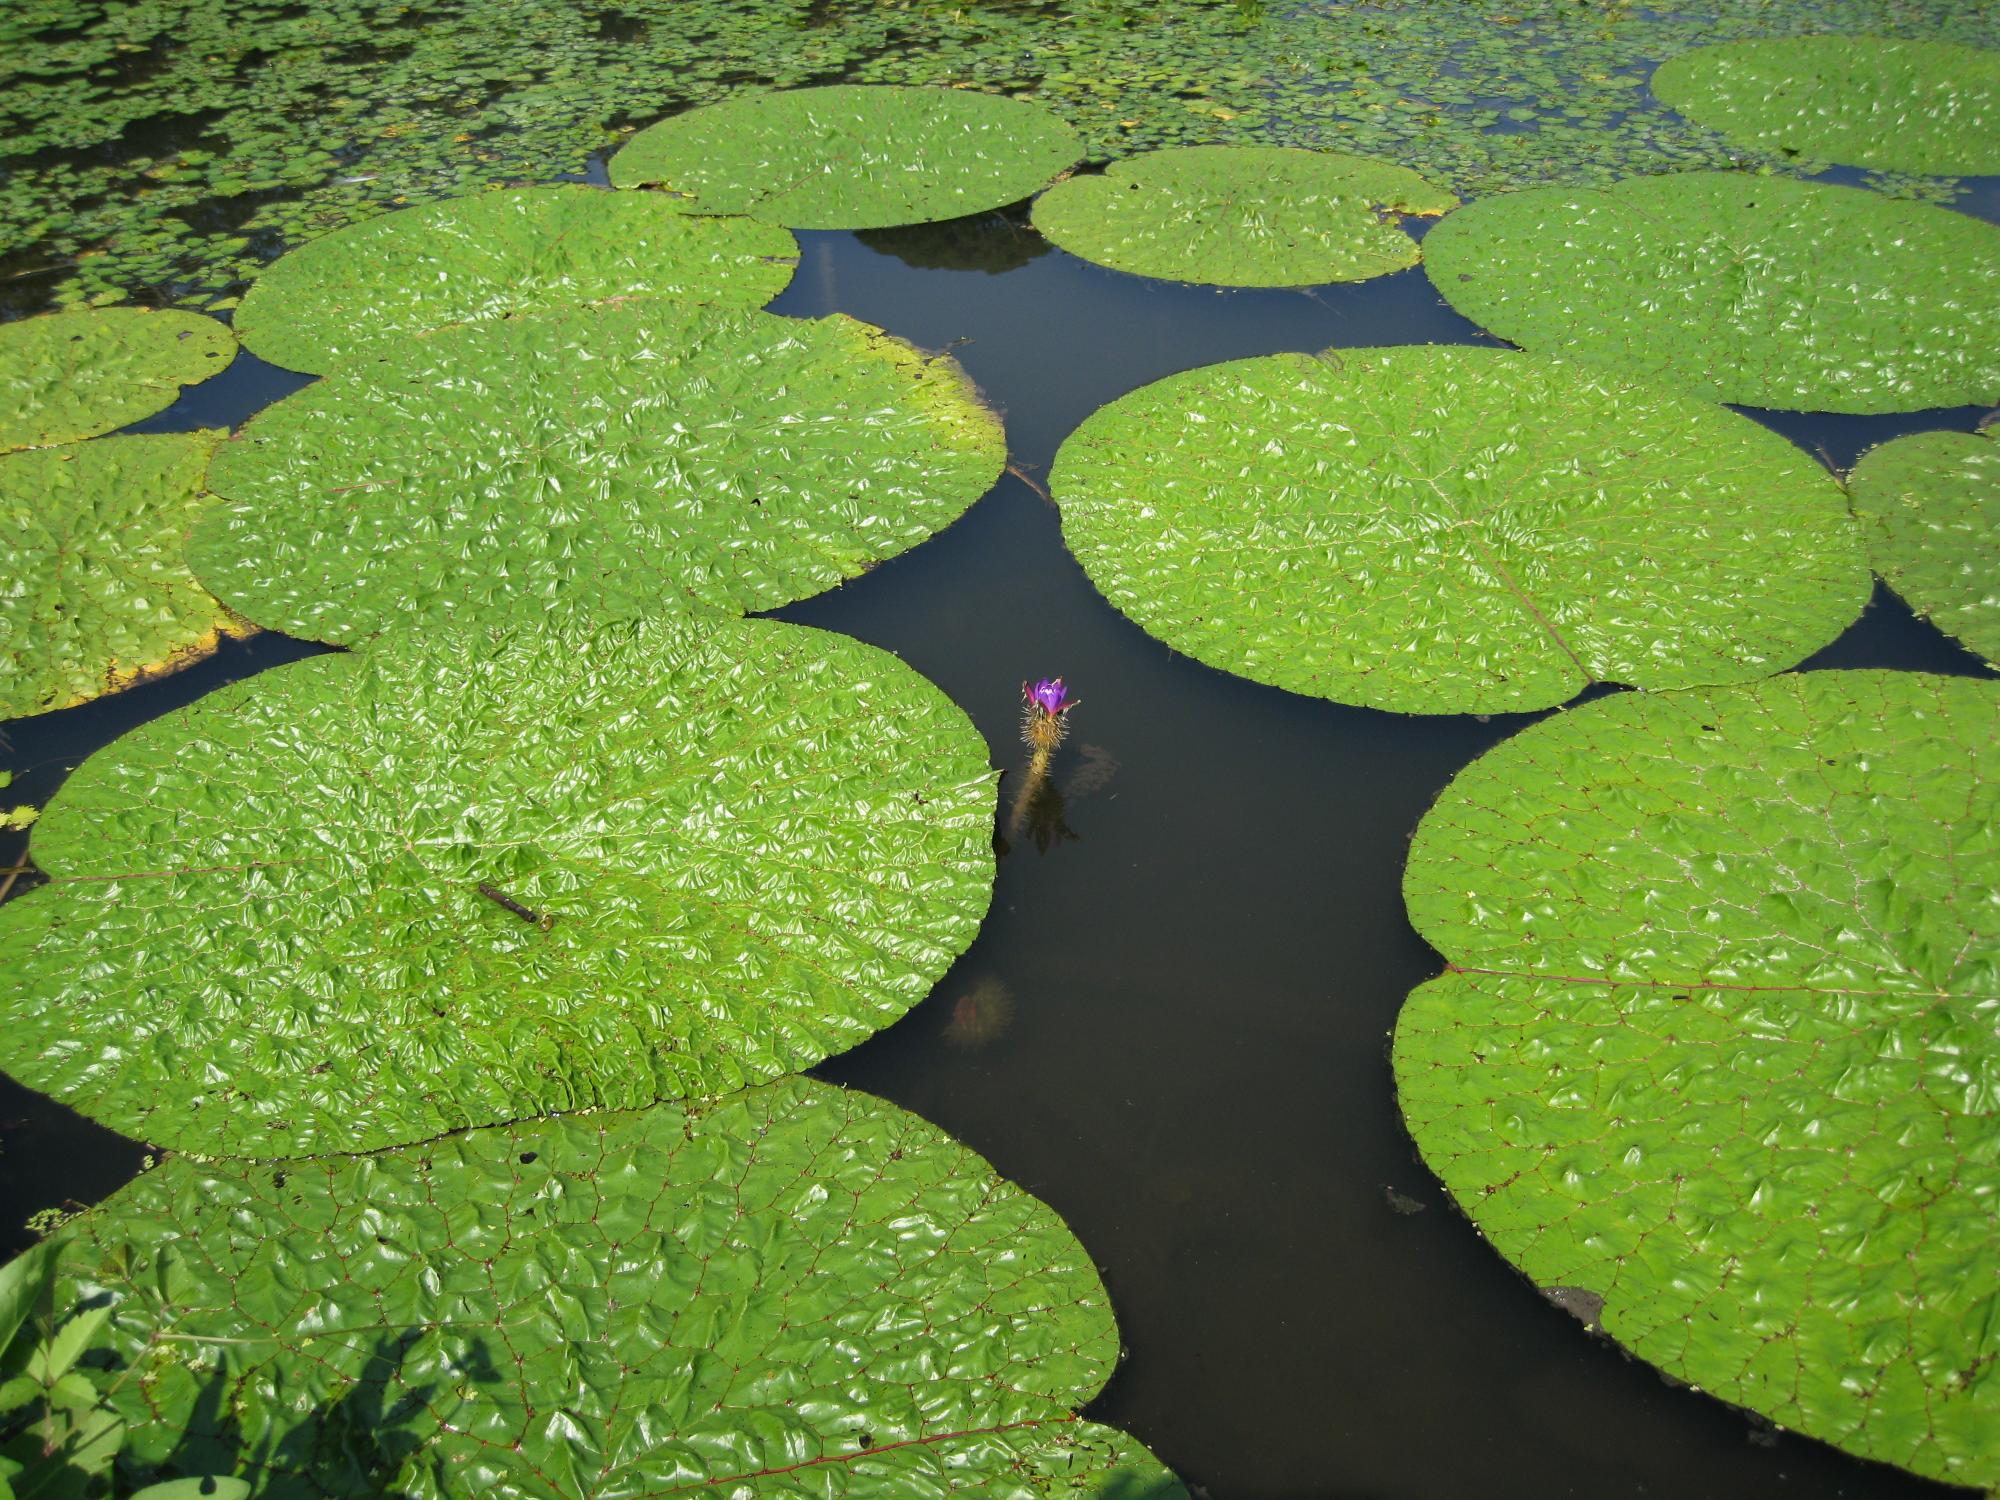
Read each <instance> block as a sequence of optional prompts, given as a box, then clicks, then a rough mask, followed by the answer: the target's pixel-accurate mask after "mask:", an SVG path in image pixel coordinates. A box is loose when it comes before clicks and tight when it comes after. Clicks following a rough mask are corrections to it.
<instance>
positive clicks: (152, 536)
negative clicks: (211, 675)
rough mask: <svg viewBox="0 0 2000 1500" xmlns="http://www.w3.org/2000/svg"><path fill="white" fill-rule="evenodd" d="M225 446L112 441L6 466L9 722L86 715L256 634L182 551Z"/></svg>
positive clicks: (169, 437)
mask: <svg viewBox="0 0 2000 1500" xmlns="http://www.w3.org/2000/svg"><path fill="white" fill-rule="evenodd" d="M221 437H222V434H221V433H219V432H210V433H163V434H158V435H153V436H145V437H107V438H98V439H97V440H95V441H94V442H86V443H70V444H65V445H63V446H61V447H56V448H40V449H36V450H33V451H31V452H27V453H11V454H7V455H4V456H0V523H4V530H5V532H6V535H7V536H8V538H9V539H10V542H9V562H10V569H9V571H10V574H11V579H10V584H11V586H10V587H9V588H7V589H6V590H4V591H0V664H4V666H5V669H6V670H5V672H4V674H0V719H11V718H15V717H18V716H25V715H27V714H37V713H44V712H46V711H48V710H49V709H54V708H68V707H70V706H71V705H72V704H77V703H82V702H85V701H87V700H88V699H91V698H95V697H97V696H98V695H99V694H101V693H105V692H109V691H111V690H113V689H116V688H120V687H124V686H126V685H128V684H130V683H132V682H134V681H136V680H138V679H139V678H141V677H148V676H151V675H153V674H155V673H158V672H164V671H169V670H171V669H172V668H174V667H176V666H180V665H183V664H184V663H186V662H187V661H189V660H192V659H193V658H194V657H196V656H199V655H201V654H202V653H203V652H204V651H206V650H208V649H209V648H210V647H212V646H213V645H214V644H215V642H216V640H217V639H218V638H219V637H220V636H223V635H232V634H240V633H242V632H243V631H244V630H245V629H247V628H248V627H246V626H245V625H244V624H243V622H242V621H241V620H238V619H237V618H236V617H235V616H234V615H232V614H231V613H230V612H229V611H228V610H226V609H224V608H223V607H222V606H221V604H219V603H217V602H216V600H215V599H214V598H213V597H212V596H211V595H210V594H209V593H208V592H207V591H206V590H205V589H203V588H202V587H201V585H200V584H198V583H196V582H195V581H194V578H193V576H192V575H191V574H190V573H189V572H188V567H187V561H186V559H185V558H184V557H183V555H182V550H181V542H182V538H183V537H185V536H186V534H187V529H188V526H189V525H190V524H191V523H192V522H193V520H194V518H195V516H197V515H198V514H199V513H200V511H201V508H202V506H203V504H204V503H205V502H206V500H207V491H206V489H205V488H204V487H203V477H204V476H205V475H206V474H207V472H208V462H209V455H210V454H211V453H212V452H213V451H214V449H215V444H216V443H217V441H219V440H220V438H221Z"/></svg>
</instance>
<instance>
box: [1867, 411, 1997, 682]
mask: <svg viewBox="0 0 2000 1500" xmlns="http://www.w3.org/2000/svg"><path fill="white" fill-rule="evenodd" d="M1847 493H1848V496H1849V498H1850V499H1851V500H1852V501H1853V503H1854V512H1855V514H1856V515H1857V516H1858V517H1859V518H1860V520H1861V534H1862V539H1863V541H1864V542H1865V543H1866V545H1867V548H1868V559H1869V561H1870V562H1872V563H1873V564H1874V565H1875V571H1876V572H1878V573H1880V574H1881V575H1882V576H1883V578H1885V579H1886V580H1888V584H1889V587H1890V588H1892V589H1894V590H1895V591H1896V592H1897V593H1899V594H1901V595H1902V596H1903V598H1904V599H1905V600H1907V601H1908V602H1909V604H1910V606H1911V608H1913V609H1915V610H1916V612H1917V613H1918V614H1920V615H1923V616H1924V617H1925V618H1926V619H1928V620H1929V621H1930V622H1931V623H1932V624H1934V625H1936V626H1937V627H1938V629H1940V630H1942V631H1944V632H1945V633H1946V634H1948V635H1954V636H1956V637H1958V639H1959V640H1961V641H1963V642H1965V644H1966V645H1968V646H1970V647H1971V648H1972V649H1973V650H1974V651H1977V652H1978V653H1979V654H1980V655H1981V656H1983V657H1985V658H1986V660H1987V661H1989V662H1991V663H1993V664H1994V665H1996V666H2000V443H1996V442H1995V441H1994V440H1993V438H1992V437H1991V436H1990V435H1988V434H1987V433H1972V432H1916V433H1911V434H1910V435H1909V436H1908V437H1900V438H1897V439H1896V440H1895V441H1893V442H1888V443H1884V444H1882V446H1881V447H1879V448H1873V449H1871V450H1869V451H1868V452H1867V453H1865V454H1863V455H1862V458H1861V462H1860V463H1858V464H1856V465H1855V466H1854V472H1853V473H1851V474H1850V475H1849V476H1848V479H1847Z"/></svg>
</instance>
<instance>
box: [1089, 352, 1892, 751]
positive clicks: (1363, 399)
mask: <svg viewBox="0 0 2000 1500" xmlns="http://www.w3.org/2000/svg"><path fill="white" fill-rule="evenodd" d="M1050 487H1051V490H1052V492H1053V493H1054V495H1055V497H1056V499H1057V501H1058V502H1059V503H1060V505H1061V507H1062V521H1063V535H1064V537H1065V539H1066V540H1067V541H1068V543H1069V545H1070V548H1071V550H1072V551H1074V552H1075V553H1076V555H1077V557H1078V558H1079V560H1081V562H1082V563H1083V566H1084V569H1085V571H1086V572H1088V573H1089V574H1090V577H1091V581H1092V582H1094V583H1095V584H1096V585H1097V587H1098V588H1099V589H1100V590H1101V591H1102V592H1103V593H1104V595H1105V597H1106V598H1108V599H1109V600H1110V601H1111V603H1112V604H1114V605H1116V606H1117V607H1118V608H1119V609H1120V610H1122V611H1123V612H1124V613H1125V614H1127V615H1129V616H1131V617H1132V619H1134V620H1136V621H1137V622H1138V623H1139V624H1140V625H1142V626H1143V627H1144V628H1145V629H1147V630H1148V631H1150V632H1151V633H1152V634H1154V635H1156V636H1158V637H1159V638H1160V639H1161V640H1163V641H1165V642H1167V643H1168V644H1169V645H1171V646H1172V647H1173V648H1174V649H1175V650H1177V651H1184V652H1186V653H1187V654H1188V655H1190V656H1193V657H1195V658H1197V659H1198V660H1201V661H1204V662H1207V663H1208V664H1209V665H1211V666H1215V667H1220V668H1222V669H1223V670H1225V671H1230V672H1236V673H1238V674H1240V675H1242V676H1245V677H1249V678H1251V679H1253V680H1255V681H1258V682H1267V683H1271V684H1273V685H1275V686H1278V687H1282V688H1287V689H1289V690H1291V691H1293V692H1298V693H1309V694H1313V695H1316V696H1319V697H1324V698H1332V699H1334V700H1336V701H1338V702H1342V703H1361V704H1367V705H1369V706H1372V707H1376V708H1388V709H1396V710H1401V711H1403V712H1415V713H1475V712H1477V713H1491V712H1501V711H1507V710H1519V709H1532V708H1544V707H1547V706H1549V705H1551V704H1555V703H1561V702H1563V701H1564V700H1566V699H1568V698H1571V697H1573V696H1575V695H1576V694H1577V693H1578V692H1580V691H1582V690H1583V688H1585V687H1586V686H1588V685H1589V684H1590V683H1592V682H1606V681H1608V682H1624V683H1630V684H1632V685H1634V686H1640V687H1650V688H1670V687H1683V686H1687V685H1689V684H1692V683H1701V682H1730V681H1741V680H1744V679H1746V678H1751V677H1759V676H1763V675H1766V674H1768V673H1771V672H1776V671H1779V670H1782V669H1783V668H1785V667H1788V666H1790V665H1792V664H1793V663H1795V662H1797V661H1798V660H1799V659H1800V658H1802V657H1804V656H1805V655H1807V654H1808V653H1810V652H1812V651H1814V650H1816V649H1817V648H1819V647H1820V646H1823V645H1825V644H1827V643H1828V642H1829V641H1831V640H1832V639H1833V638H1834V637H1835V636H1836V635H1838V634H1839V633H1840V632H1841V630H1842V629H1844V628H1845V627H1846V626H1847V625H1848V624H1849V623H1850V622H1851V621H1852V620H1853V619H1854V617H1855V616H1856V615H1857V614H1859V613H1860V611H1861V607H1862V605H1863V603H1864V602H1865V601H1866V599H1867V597H1868V591H1869V588H1870V583H1869V577H1868V569H1867V565H1866V564H1865V562H1864V561H1863V559H1862V555H1861V545H1860V540H1859V538H1858V536H1857V535H1856V534H1855V528H1854V525H1853V522H1852V520H1851V518H1850V517H1849V516H1848V514H1847V510H1846V507H1845V505H1844V504H1843V500H1842V496H1841V492H1840V488H1839V486H1838V485H1837V484H1836V483H1835V482H1834V481H1833V479H1832V478H1831V477H1830V476H1829V475H1828V474H1827V473H1826V471H1825V470H1824V469H1822V468H1821V467H1820V466H1819V465H1817V464H1815V463H1814V462H1812V461H1811V460H1810V459H1808V458H1806V457H1805V455H1804V454H1802V453H1800V452H1799V451H1798V450H1797V449H1796V448H1794V447H1793V446H1792V445H1791V444H1790V443H1788V442H1786V441H1785V440H1784V439H1783V438H1780V437H1778V436H1777V435H1776V434H1775V433H1772V432H1770V431H1769V430H1767V429H1766V428H1763V427H1761V426H1759V425H1758V424H1756V423H1754V422H1751V421H1750V420H1748V419H1747V418H1744V417H1740V416H1737V415H1735V414H1734V413H1732V412H1728V411H1725V410H1722V409H1721V408H1719V407H1716V406H1712V405H1710V404H1708V403H1706V402H1699V401H1691V400H1687V399H1685V398H1682V397H1679V396H1676V395H1674V394H1672V393H1671V392H1667V391H1663V390H1660V389H1658V388H1656V387H1650V386H1642V385H1633V384H1628V383H1626V382H1624V381H1620V380H1614V379H1609V378H1606V377H1604V376H1602V375H1599V374H1597V373H1595V372H1593V371H1591V370H1588V369H1586V368H1584V367H1581V366H1578V365H1573V364H1568V363H1565V362H1562V361H1558V360H1551V359H1544V358H1540V357H1537V356H1534V355H1527V354H1518V353H1513V352H1510V351H1506V350H1495V349H1469V348H1442V347H1440V348H1407V349H1338V350H1329V351H1327V353H1326V354H1325V355H1323V356H1318V357H1315V356H1312V355H1304V354H1281V355H1271V356H1268V357H1265V358H1261V359H1248V360H1237V361H1234V362H1231V363H1228V364H1221V365H1213V366H1210V367H1208V368H1206V369H1199V370H1191V371H1188V372H1186V373H1184V374H1180V375H1173V376H1169V377H1168V378H1167V379H1165V380H1162V381H1159V382H1156V383H1155V384H1153V385H1150V386H1146V387H1144V388H1142V389H1140V390H1138V391H1134V392H1133V393H1132V394H1130V395H1128V396H1124V397H1122V398H1120V399H1119V400H1117V401H1115V402H1113V403H1112V404H1111V405H1110V406H1108V407H1106V408H1104V409H1103V410H1101V411H1099V412H1097V413H1095V414H1093V415H1092V416H1091V417H1090V418H1089V419H1088V420H1087V421H1085V422H1084V423H1083V425H1082V426H1080V427H1079V428H1078V429H1077V430H1076V431H1075V432H1074V433H1072V434H1071V435H1070V437H1069V439H1068V440H1067V441H1066V442H1064V444H1063V446H1062V450H1061V452H1060V453H1059V454H1058V455H1057V458H1056V463H1055V468H1054V470H1053V472H1052V474H1051V476H1050ZM1746 598H1754V599H1755V600H1756V601H1757V608H1756V609H1755V610H1747V609H1745V607H1744V603H1743V601H1744V600H1745V599H1746Z"/></svg>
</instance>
